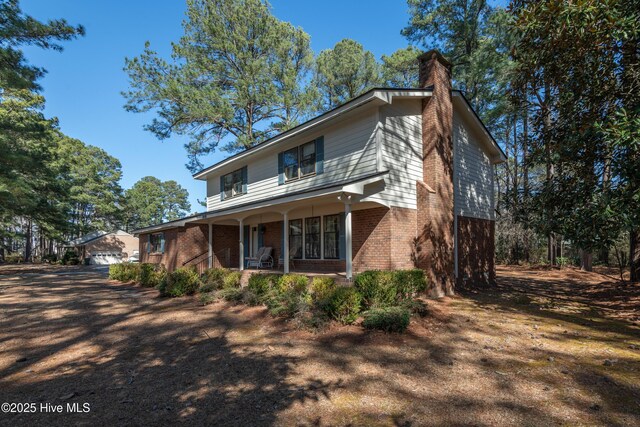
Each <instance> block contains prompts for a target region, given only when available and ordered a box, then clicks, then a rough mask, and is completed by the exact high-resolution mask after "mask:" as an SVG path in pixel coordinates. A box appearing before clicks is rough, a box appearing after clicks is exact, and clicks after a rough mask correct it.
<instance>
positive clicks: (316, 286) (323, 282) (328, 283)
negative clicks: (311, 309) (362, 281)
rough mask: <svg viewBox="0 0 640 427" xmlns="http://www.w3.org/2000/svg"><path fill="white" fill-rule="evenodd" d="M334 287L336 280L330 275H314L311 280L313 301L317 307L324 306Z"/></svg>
mask: <svg viewBox="0 0 640 427" xmlns="http://www.w3.org/2000/svg"><path fill="white" fill-rule="evenodd" d="M336 287H337V285H336V281H335V280H334V279H333V278H331V277H314V278H313V280H312V281H311V296H312V297H313V302H314V303H315V304H316V305H318V306H319V307H325V306H326V305H327V303H328V302H329V298H331V295H333V293H334V292H335V290H336Z"/></svg>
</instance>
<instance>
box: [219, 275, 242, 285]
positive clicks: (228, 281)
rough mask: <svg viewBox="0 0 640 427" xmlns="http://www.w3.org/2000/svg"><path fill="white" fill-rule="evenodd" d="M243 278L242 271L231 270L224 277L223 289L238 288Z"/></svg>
mask: <svg viewBox="0 0 640 427" xmlns="http://www.w3.org/2000/svg"><path fill="white" fill-rule="evenodd" d="M241 279H242V273H240V272H239V271H232V272H229V273H228V274H227V275H226V276H224V279H222V288H223V289H237V288H239V287H240V280H241Z"/></svg>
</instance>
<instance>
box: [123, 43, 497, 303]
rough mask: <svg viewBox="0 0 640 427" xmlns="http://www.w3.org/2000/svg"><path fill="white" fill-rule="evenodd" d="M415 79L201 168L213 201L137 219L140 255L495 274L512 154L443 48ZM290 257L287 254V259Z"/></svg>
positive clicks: (446, 277)
mask: <svg viewBox="0 0 640 427" xmlns="http://www.w3.org/2000/svg"><path fill="white" fill-rule="evenodd" d="M418 60H419V63H420V84H419V88H415V89H389V88H380V89H372V90H370V91H368V92H366V93H364V94H363V95H360V96H358V97H357V98H355V99H352V100H350V101H348V102H346V103H345V104H343V105H340V106H339V107H337V108H334V109H333V110H331V111H328V112H326V113H324V114H322V115H320V116H318V117H315V118H314V119H312V120H309V121H307V122H305V123H303V124H301V125H299V126H297V127H295V128H293V129H290V130H288V131H286V132H283V133H281V134H279V135H277V136H275V137H273V138H271V139H269V140H266V141H264V142H262V143H260V144H258V145H256V146H254V147H252V148H249V149H247V150H245V151H242V152H240V153H238V154H235V155H233V156H231V157H229V158H227V159H225V160H223V161H221V162H219V163H216V164H214V165H212V166H210V167H208V168H206V169H204V170H202V171H200V172H198V173H196V174H195V175H194V178H195V179H199V180H203V181H206V183H207V210H206V212H203V213H201V214H198V215H194V216H191V217H187V218H183V219H180V220H178V221H172V222H169V223H165V224H159V225H156V226H152V227H147V228H144V229H140V230H136V234H137V235H139V236H140V254H141V262H152V263H164V264H165V266H166V267H167V268H168V269H170V270H171V269H174V268H177V267H180V266H182V265H185V264H192V263H194V262H201V263H202V262H205V263H207V265H209V266H212V265H222V266H224V267H231V268H238V269H240V270H242V269H245V268H246V264H245V259H246V258H248V257H250V256H252V255H254V254H255V253H257V251H258V249H259V248H260V247H263V246H268V247H272V248H274V259H275V263H274V264H275V265H274V267H278V265H280V267H281V268H282V270H284V272H289V271H292V267H294V266H295V271H312V272H331V271H333V272H343V273H345V275H346V277H347V278H351V277H352V275H353V274H354V273H356V272H360V271H364V270H369V269H404V268H414V267H418V268H422V269H424V270H425V271H426V272H427V274H428V277H429V278H430V282H431V283H432V285H433V290H434V293H435V294H444V293H451V292H453V287H454V283H455V282H456V281H458V282H463V281H469V280H472V281H483V282H486V281H493V279H494V276H495V272H494V271H495V269H494V229H495V223H494V221H495V217H494V215H495V212H494V165H495V164H497V163H500V162H503V161H504V160H505V155H504V153H503V152H502V150H501V149H500V148H499V146H498V144H497V143H496V141H495V140H494V139H493V138H492V137H491V135H490V134H489V132H488V131H487V129H486V128H485V127H484V125H483V124H482V122H481V121H480V119H479V118H478V116H477V115H476V114H475V112H474V111H473V109H472V108H471V106H470V105H469V103H468V102H467V100H466V99H465V98H464V96H463V95H462V93H461V92H459V91H456V90H452V88H451V66H450V64H449V63H448V62H447V60H446V59H444V58H443V57H442V56H441V55H440V54H439V53H438V52H436V51H430V52H427V53H425V54H423V55H422V56H420V58H418ZM278 260H279V262H278Z"/></svg>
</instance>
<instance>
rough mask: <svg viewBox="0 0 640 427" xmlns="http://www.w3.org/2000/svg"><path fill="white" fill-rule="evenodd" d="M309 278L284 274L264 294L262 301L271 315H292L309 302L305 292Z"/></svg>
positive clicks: (303, 308) (305, 307) (305, 306)
mask: <svg viewBox="0 0 640 427" xmlns="http://www.w3.org/2000/svg"><path fill="white" fill-rule="evenodd" d="M308 284H309V278H308V277H307V276H303V275H300V274H285V275H283V276H281V277H280V278H279V279H278V281H277V283H272V285H271V289H270V290H269V291H268V292H267V293H266V294H265V295H264V297H263V298H264V303H265V305H266V306H267V307H268V308H269V313H271V315H272V316H277V317H279V316H282V317H293V316H295V315H296V313H298V312H300V311H302V310H306V309H307V308H308V305H309V304H310V298H309V295H308V292H307V285H308Z"/></svg>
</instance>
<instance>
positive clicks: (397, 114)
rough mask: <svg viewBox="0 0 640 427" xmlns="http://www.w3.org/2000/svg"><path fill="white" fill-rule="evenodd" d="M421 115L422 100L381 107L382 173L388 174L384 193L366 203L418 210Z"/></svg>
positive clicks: (370, 198)
mask: <svg viewBox="0 0 640 427" xmlns="http://www.w3.org/2000/svg"><path fill="white" fill-rule="evenodd" d="M421 115H422V100H421V99H405V100H402V99H398V100H395V101H394V102H393V104H389V105H384V106H382V107H380V128H381V132H380V160H379V161H380V163H381V165H380V170H383V171H385V170H388V171H389V174H388V175H387V176H386V177H385V180H386V186H385V189H384V190H383V191H382V192H380V193H377V194H374V195H372V196H370V197H368V198H367V200H370V201H378V202H381V203H383V204H385V205H388V206H397V207H404V208H411V209H416V208H417V202H416V181H421V180H422V119H421Z"/></svg>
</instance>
